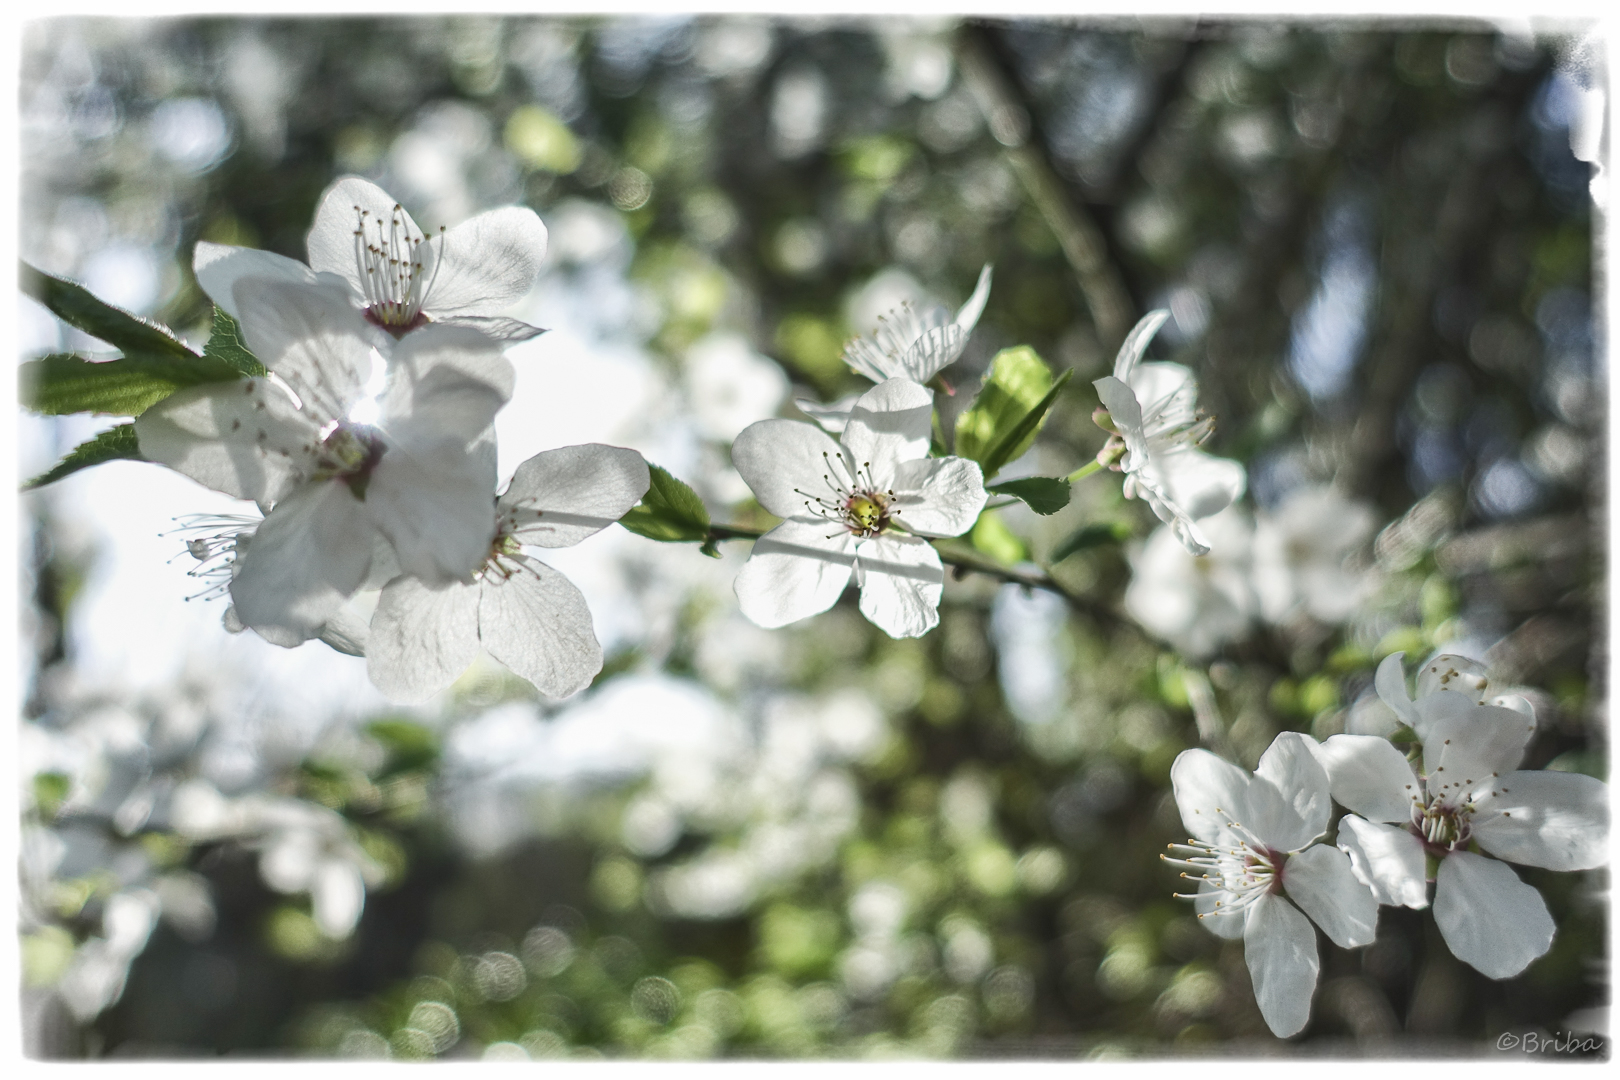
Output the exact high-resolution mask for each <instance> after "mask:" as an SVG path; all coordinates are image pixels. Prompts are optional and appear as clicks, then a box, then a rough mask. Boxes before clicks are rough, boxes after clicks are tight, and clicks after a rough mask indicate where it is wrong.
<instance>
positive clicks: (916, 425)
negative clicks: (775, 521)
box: [767, 379, 934, 509]
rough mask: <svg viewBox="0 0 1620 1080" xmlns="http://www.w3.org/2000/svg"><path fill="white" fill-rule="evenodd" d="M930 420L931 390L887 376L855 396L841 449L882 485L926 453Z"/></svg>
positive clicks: (908, 381)
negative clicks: (898, 469)
mask: <svg viewBox="0 0 1620 1080" xmlns="http://www.w3.org/2000/svg"><path fill="white" fill-rule="evenodd" d="M933 422H934V394H933V391H931V390H929V389H927V388H926V387H923V386H920V385H918V384H917V383H914V382H912V381H911V380H910V379H887V380H885V381H883V382H880V383H878V384H877V385H876V386H874V387H872V389H870V390H868V391H867V392H866V393H864V394H862V395H861V396H860V397H859V398H857V399H856V401H855V407H854V408H853V409H851V410H850V414H849V424H848V425H847V426H846V427H845V428H844V436H843V444H844V448H845V449H846V450H847V451H848V452H849V455H850V459H851V461H852V462H853V463H854V464H855V465H856V467H858V468H860V469H861V470H862V472H863V474H864V473H865V472H866V471H867V470H868V469H870V472H871V476H872V477H873V479H874V480H875V481H876V486H877V487H879V488H885V487H888V486H890V484H891V482H892V478H893V476H894V470H895V466H897V465H899V464H900V463H901V462H902V461H914V460H916V459H918V458H924V457H927V456H928V439H929V435H930V434H931V432H932V430H933ZM767 509H768V508H767Z"/></svg>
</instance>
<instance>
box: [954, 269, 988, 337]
mask: <svg viewBox="0 0 1620 1080" xmlns="http://www.w3.org/2000/svg"><path fill="white" fill-rule="evenodd" d="M989 299H990V264H989V263H985V264H984V269H983V270H980V271H979V280H978V283H977V284H976V285H974V286H973V295H972V296H970V297H968V298H967V301H966V302H965V303H964V304H963V305H962V306H961V307H960V308H958V309H957V311H956V325H957V326H958V327H960V328H961V330H962V334H963V336H964V337H966V335H968V334H971V333H972V332H973V328H974V327H975V326H978V325H979V316H981V315H983V314H984V305H985V303H986V302H987V301H988V300H989Z"/></svg>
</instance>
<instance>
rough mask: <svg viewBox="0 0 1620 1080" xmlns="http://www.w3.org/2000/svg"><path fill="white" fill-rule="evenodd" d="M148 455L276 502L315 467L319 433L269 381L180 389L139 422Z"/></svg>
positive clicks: (202, 480)
mask: <svg viewBox="0 0 1620 1080" xmlns="http://www.w3.org/2000/svg"><path fill="white" fill-rule="evenodd" d="M135 438H136V440H137V441H138V442H139V444H140V448H141V456H142V457H144V458H146V459H147V460H148V461H156V462H158V463H160V464H163V465H167V466H168V467H169V468H171V469H174V470H175V471H176V472H180V473H184V474H185V475H186V476H189V477H191V478H192V479H193V480H195V481H197V482H198V483H199V484H203V485H205V486H207V487H211V488H213V489H214V490H215V491H223V492H224V493H225V494H227V495H234V496H236V497H237V498H239V499H254V500H256V501H258V502H261V503H274V502H275V501H276V500H278V499H281V498H283V497H284V496H285V495H286V494H287V492H288V491H289V490H291V489H292V488H293V487H295V486H297V485H298V484H299V483H301V482H302V481H303V480H304V478H305V477H306V476H307V475H308V474H309V473H310V472H312V471H313V470H314V468H315V460H314V450H315V448H316V446H317V445H318V444H319V441H320V432H319V430H318V428H317V427H316V426H315V424H314V423H312V422H311V419H310V418H309V417H308V416H306V415H305V414H304V413H303V412H301V411H299V410H298V409H297V408H296V407H294V405H293V403H292V401H291V400H290V399H289V398H288V397H287V394H286V392H285V391H283V390H282V389H281V388H280V387H278V386H276V385H275V384H274V383H272V382H270V380H268V379H241V380H238V381H236V382H227V383H213V384H209V385H206V386H193V387H187V388H186V389H184V390H180V391H178V392H176V393H174V394H171V395H170V396H169V397H167V398H164V399H163V400H162V401H160V402H158V403H157V404H156V405H153V406H152V407H151V408H149V409H147V410H146V412H144V413H142V414H141V415H140V416H137V417H136V418H135Z"/></svg>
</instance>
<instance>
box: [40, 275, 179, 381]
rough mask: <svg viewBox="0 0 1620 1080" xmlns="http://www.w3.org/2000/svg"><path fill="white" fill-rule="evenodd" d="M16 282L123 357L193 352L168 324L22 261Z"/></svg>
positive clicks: (56, 312) (55, 311)
mask: <svg viewBox="0 0 1620 1080" xmlns="http://www.w3.org/2000/svg"><path fill="white" fill-rule="evenodd" d="M19 281H20V284H21V285H22V290H23V292H25V293H27V294H28V295H29V296H32V297H33V298H34V299H36V300H38V301H39V302H40V303H42V304H44V305H45V306H46V307H48V308H50V309H51V311H53V312H54V313H55V314H56V316H57V317H58V318H60V319H61V320H62V321H63V322H65V323H67V324H68V325H70V326H76V327H78V328H79V329H80V330H83V331H84V332H85V333H87V334H89V335H90V336H91V337H95V338H100V339H101V340H102V341H105V342H106V343H107V344H109V345H113V346H116V347H117V348H119V349H121V350H122V351H123V352H124V354H125V355H126V356H133V355H135V354H145V355H151V356H167V357H174V358H177V359H184V358H187V357H195V356H196V355H197V353H196V352H195V351H194V350H193V349H192V348H191V347H190V346H188V345H187V344H186V343H185V342H183V341H181V340H180V339H179V338H177V337H175V336H174V333H173V332H172V331H170V330H169V328H168V327H166V326H163V325H161V324H159V323H154V322H149V321H148V320H146V319H143V318H141V317H140V316H139V315H133V314H131V313H130V312H127V311H125V310H124V309H123V308H117V307H113V306H112V305H111V304H109V303H107V302H106V301H104V300H99V299H97V298H96V297H95V295H94V294H92V293H91V292H90V290H89V289H86V288H85V287H84V286H83V285H79V284H77V283H75V282H72V281H67V280H64V279H62V278H59V277H52V276H51V275H50V274H47V273H44V272H43V271H40V270H36V269H34V268H33V267H32V266H29V265H28V264H27V263H23V264H22V267H21V270H20V271H19Z"/></svg>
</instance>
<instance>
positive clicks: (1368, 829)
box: [1339, 814, 1429, 908]
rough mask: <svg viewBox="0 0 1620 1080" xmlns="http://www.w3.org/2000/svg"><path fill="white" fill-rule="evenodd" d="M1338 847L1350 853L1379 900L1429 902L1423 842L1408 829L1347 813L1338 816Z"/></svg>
mask: <svg viewBox="0 0 1620 1080" xmlns="http://www.w3.org/2000/svg"><path fill="white" fill-rule="evenodd" d="M1339 850H1340V851H1343V852H1344V853H1345V854H1346V855H1348V856H1350V868H1351V869H1352V870H1353V871H1355V875H1356V877H1357V878H1358V879H1360V880H1361V881H1362V882H1364V883H1366V884H1367V885H1368V886H1369V887H1371V889H1372V891H1373V895H1374V896H1375V897H1377V898H1378V902H1379V903H1380V904H1389V905H1391V906H1401V907H1409V908H1426V907H1428V906H1429V885H1428V879H1427V875H1428V861H1427V857H1426V856H1425V855H1424V852H1423V842H1422V841H1421V840H1419V839H1418V838H1417V837H1416V836H1413V835H1412V834H1411V833H1409V832H1407V831H1406V830H1405V829H1397V828H1394V827H1392V826H1389V825H1379V824H1375V823H1374V822H1371V821H1365V820H1363V819H1361V818H1359V817H1356V816H1355V815H1354V814H1347V815H1345V816H1344V817H1343V818H1340V819H1339Z"/></svg>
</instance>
